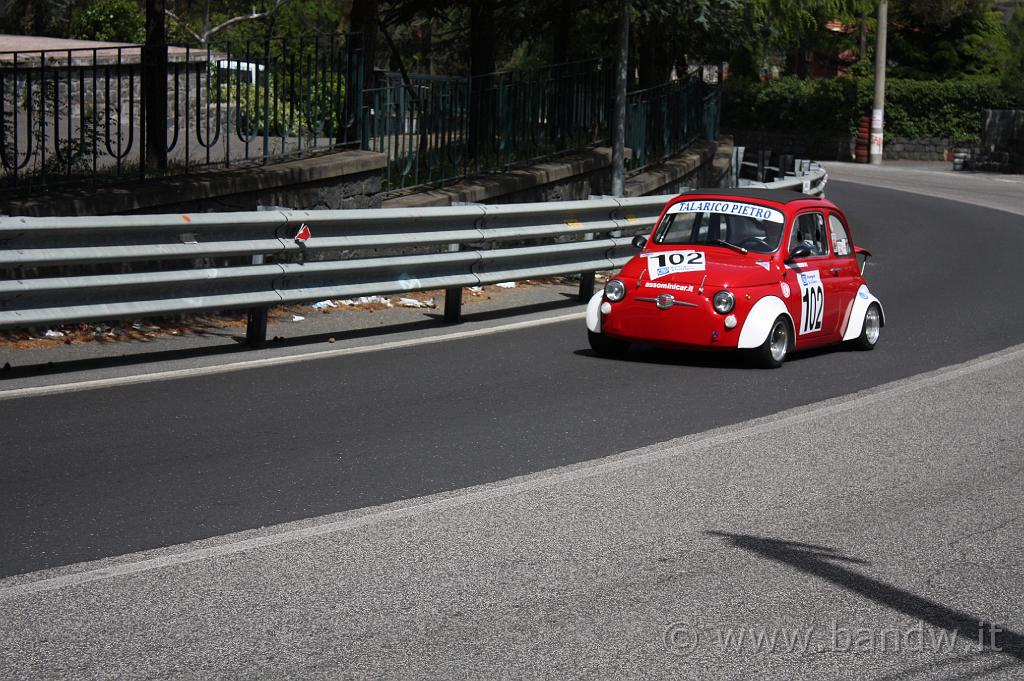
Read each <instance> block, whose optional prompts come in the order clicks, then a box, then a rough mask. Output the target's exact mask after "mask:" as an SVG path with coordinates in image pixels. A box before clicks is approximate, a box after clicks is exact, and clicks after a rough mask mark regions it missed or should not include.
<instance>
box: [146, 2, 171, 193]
mask: <svg viewBox="0 0 1024 681" xmlns="http://www.w3.org/2000/svg"><path fill="white" fill-rule="evenodd" d="M164 9H165V3H164V0H146V44H145V46H144V47H143V58H142V64H143V70H142V108H143V110H144V111H145V112H146V126H145V135H146V146H145V150H146V163H145V165H144V166H143V168H142V169H141V170H142V172H143V173H144V172H145V171H146V170H149V171H151V172H156V173H161V174H162V173H164V172H166V171H167V30H166V24H165V19H164Z"/></svg>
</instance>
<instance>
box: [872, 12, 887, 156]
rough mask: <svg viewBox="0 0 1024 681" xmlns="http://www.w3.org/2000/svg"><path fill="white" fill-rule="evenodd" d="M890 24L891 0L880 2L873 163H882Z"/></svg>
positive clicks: (873, 121) (873, 118)
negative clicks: (886, 60) (886, 61)
mask: <svg viewBox="0 0 1024 681" xmlns="http://www.w3.org/2000/svg"><path fill="white" fill-rule="evenodd" d="M888 24H889V0H879V3H878V33H877V42H876V45H875V105H874V108H873V109H872V110H871V154H870V157H869V160H870V162H871V165H876V166H877V165H881V163H882V148H883V131H882V128H883V126H884V125H885V42H886V33H887V30H888Z"/></svg>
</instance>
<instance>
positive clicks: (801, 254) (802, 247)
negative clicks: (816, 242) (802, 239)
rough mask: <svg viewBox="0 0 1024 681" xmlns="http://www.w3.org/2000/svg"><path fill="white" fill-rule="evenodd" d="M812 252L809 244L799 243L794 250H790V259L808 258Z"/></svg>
mask: <svg viewBox="0 0 1024 681" xmlns="http://www.w3.org/2000/svg"><path fill="white" fill-rule="evenodd" d="M810 254H811V249H810V248H809V247H808V246H807V244H797V245H796V246H794V247H793V250H791V251H790V252H789V259H790V260H796V259H797V258H806V257H807V256H809V255H810Z"/></svg>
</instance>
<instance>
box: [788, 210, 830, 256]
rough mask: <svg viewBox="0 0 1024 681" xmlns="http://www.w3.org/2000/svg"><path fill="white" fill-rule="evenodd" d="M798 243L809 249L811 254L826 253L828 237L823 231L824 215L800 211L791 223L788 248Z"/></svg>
mask: <svg viewBox="0 0 1024 681" xmlns="http://www.w3.org/2000/svg"><path fill="white" fill-rule="evenodd" d="M799 244H804V245H805V246H807V247H808V248H809V249H811V255H812V256H816V255H828V252H829V251H828V238H827V236H826V233H825V216H824V215H822V214H821V213H801V214H800V215H797V216H796V220H795V221H794V223H793V233H792V234H791V235H790V237H789V250H790V252H792V251H793V249H794V248H796V247H797V245H799Z"/></svg>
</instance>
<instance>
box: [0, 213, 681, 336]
mask: <svg viewBox="0 0 1024 681" xmlns="http://www.w3.org/2000/svg"><path fill="white" fill-rule="evenodd" d="M669 198H671V197H669V196H649V197H642V198H625V199H608V198H605V199H595V200H590V201H567V202H560V203H535V204H519V205H497V206H492V205H487V206H484V205H474V206H454V207H446V208H422V209H415V210H412V209H377V210H344V211H335V210H326V211H277V210H274V211H257V212H244V213H205V214H193V215H140V216H111V217H80V218H0V243H2V244H3V245H4V248H2V249H0V274H4V275H5V276H4V277H2V279H0V328H10V327H35V326H43V325H52V324H60V323H68V322H78V321H90V320H114V319H136V318H141V317H150V316H159V315H167V314H174V313H187V312H200V311H206V310H229V309H239V308H247V309H250V316H249V319H250V327H249V330H248V333H247V336H248V338H249V340H250V342H251V343H254V344H256V343H259V342H262V340H263V339H264V338H265V335H266V314H265V311H266V309H267V308H268V307H270V306H274V305H278V304H285V303H300V302H308V301H317V300H323V299H328V298H350V297H356V296H364V295H384V294H389V293H398V292H403V291H419V290H432V289H442V288H443V289H446V290H447V295H446V304H445V317H446V319H448V320H450V321H456V320H457V319H458V311H459V306H460V305H461V299H462V294H461V288H462V287H468V286H480V285H484V284H493V283H497V282H502V281H510V280H520V279H527V278H536V277H545V276H552V275H561V274H569V273H592V272H594V271H595V270H606V269H614V268H615V267H619V266H621V265H623V264H624V263H625V262H626V260H627V259H628V257H629V256H630V255H631V254H632V253H633V251H634V248H633V247H632V246H631V244H630V237H632V236H633V235H634V234H636V233H638V232H640V231H646V230H650V229H651V228H652V226H653V224H654V221H655V220H656V219H657V216H658V214H659V213H660V211H661V209H662V207H663V206H664V204H665V202H666V201H667V200H668V199H669ZM297 237H298V238H297ZM303 237H306V238H303ZM125 263H138V264H139V266H140V267H139V269H140V271H133V272H127V273H124V272H123V270H124V268H125ZM66 266H75V268H74V271H75V272H83V271H87V272H89V274H76V275H75V276H66V275H65V274H64V273H65V272H67V271H68V270H67V268H66ZM583 280H584V282H586V281H587V277H583ZM590 281H591V282H592V277H591V278H590ZM591 286H592V283H591ZM582 288H585V285H584V286H583V287H582ZM582 293H584V294H585V293H586V291H585V290H584V291H582Z"/></svg>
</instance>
